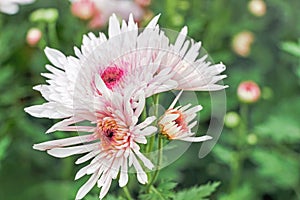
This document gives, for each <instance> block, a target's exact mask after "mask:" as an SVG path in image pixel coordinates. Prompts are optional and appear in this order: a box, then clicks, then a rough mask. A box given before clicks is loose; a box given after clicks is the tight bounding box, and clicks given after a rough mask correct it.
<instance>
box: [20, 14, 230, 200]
mask: <svg viewBox="0 0 300 200" xmlns="http://www.w3.org/2000/svg"><path fill="white" fill-rule="evenodd" d="M158 20H159V15H158V16H155V17H154V18H153V19H152V20H151V21H150V22H149V23H148V25H147V26H146V28H145V29H143V30H139V29H138V26H137V24H136V23H135V22H134V20H133V16H132V15H130V17H129V20H128V22H126V21H124V20H123V21H122V23H121V24H120V22H119V20H118V19H117V17H116V16H115V15H112V16H111V17H110V18H109V27H108V37H107V36H106V35H105V34H104V33H99V35H95V34H93V33H88V34H87V35H84V36H83V42H82V45H81V47H80V48H77V47H75V48H74V51H75V56H65V55H64V54H63V53H61V52H60V51H59V50H56V49H52V48H49V47H47V48H46V49H45V54H46V56H47V58H48V59H49V61H50V62H51V64H49V65H46V69H47V70H48V71H49V72H48V73H43V74H42V76H44V77H46V78H47V84H42V85H38V86H35V87H34V89H35V90H37V91H39V92H40V93H41V94H42V96H43V97H44V98H45V100H46V102H45V103H43V104H42V105H34V106H31V107H28V108H25V111H26V112H27V113H29V114H30V115H32V116H34V117H39V118H50V119H59V120H61V121H59V122H57V123H56V124H54V125H53V126H52V127H51V128H49V129H48V130H47V133H52V132H55V131H64V132H67V131H72V132H74V131H75V132H78V136H72V137H68V134H67V133H66V137H65V138H63V139H57V140H52V141H46V142H42V143H39V144H35V145H34V146H33V148H34V149H36V150H41V151H47V153H48V154H50V155H52V156H54V157H58V158H65V157H68V156H72V155H77V154H80V155H81V157H79V158H78V159H77V160H76V162H75V164H82V163H87V164H86V165H85V166H84V167H83V168H81V169H80V170H79V171H78V172H77V174H76V175H75V179H76V180H77V179H80V178H81V177H83V176H85V175H88V176H90V178H89V179H88V180H87V181H86V183H85V184H84V185H83V186H82V187H81V188H80V189H79V191H78V192H77V195H76V199H83V198H84V197H85V196H86V195H87V194H88V193H89V192H90V190H91V189H92V188H93V187H94V186H95V185H97V186H98V187H99V188H100V195H99V198H100V199H102V198H104V197H105V196H106V195H107V193H108V191H109V188H110V186H111V184H112V181H114V180H117V181H118V184H119V186H120V187H121V188H124V192H125V194H126V197H127V198H128V199H133V197H132V194H130V190H128V188H127V187H126V185H127V183H128V181H129V178H130V179H133V176H132V175H131V174H136V179H137V181H138V182H139V183H140V184H141V188H142V189H141V193H144V194H145V195H147V194H149V193H151V191H155V190H156V189H155V186H154V184H155V182H156V179H157V177H158V175H159V173H158V172H159V169H160V168H161V164H162V157H163V155H162V152H163V151H162V150H163V147H164V145H166V144H167V143H168V141H171V140H181V141H184V142H204V141H207V140H210V139H212V137H211V136H209V135H201V136H198V135H196V131H194V129H193V128H194V127H195V126H197V113H198V112H199V111H201V109H202V106H201V105H191V104H187V105H178V101H179V99H180V97H181V95H182V92H183V91H185V90H187V91H217V90H222V89H224V88H226V86H224V85H221V84H219V81H221V80H222V79H224V78H225V77H226V75H221V73H222V72H223V71H224V70H225V66H224V65H223V64H222V63H220V64H212V63H210V62H208V61H207V56H206V55H205V56H203V57H199V51H200V48H201V43H200V42H194V41H193V40H189V39H187V38H186V37H187V27H184V28H182V30H181V32H180V33H179V34H178V36H177V39H176V41H175V42H174V43H171V42H170V40H169V38H168V37H167V36H166V35H165V32H164V31H163V30H162V29H160V27H159V25H158V24H157V22H158ZM166 92H174V93H175V94H177V95H176V97H174V99H173V100H172V101H171V103H170V105H168V106H167V107H166V110H165V112H164V113H162V114H159V112H157V106H158V105H159V96H160V94H161V93H166ZM173 96H174V95H173ZM149 104H151V105H153V107H154V112H148V111H149V109H148V108H147V107H148V105H149ZM196 156H197V155H195V158H196ZM132 169H134V170H132ZM132 172H133V173H132ZM133 181H135V180H133ZM142 185H144V186H142ZM212 187H216V185H213V186H212ZM166 195H167V194H166ZM149 198H150V197H149ZM166 198H169V197H168V196H166Z"/></svg>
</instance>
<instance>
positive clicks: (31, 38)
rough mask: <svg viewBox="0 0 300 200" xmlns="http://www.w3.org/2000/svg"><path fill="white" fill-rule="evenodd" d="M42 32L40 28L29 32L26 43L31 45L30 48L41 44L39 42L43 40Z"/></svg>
mask: <svg viewBox="0 0 300 200" xmlns="http://www.w3.org/2000/svg"><path fill="white" fill-rule="evenodd" d="M42 35H43V33H42V31H41V30H40V29H38V28H31V29H29V30H28V32H27V35H26V42H27V44H29V45H30V46H32V47H33V46H36V45H37V43H39V41H40V40H41V38H42Z"/></svg>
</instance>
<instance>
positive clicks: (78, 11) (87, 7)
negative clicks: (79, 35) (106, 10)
mask: <svg viewBox="0 0 300 200" xmlns="http://www.w3.org/2000/svg"><path fill="white" fill-rule="evenodd" d="M71 12H72V14H73V15H74V16H76V17H78V18H80V19H83V20H88V19H90V18H92V17H93V16H94V15H95V12H96V5H95V3H94V2H93V1H91V0H79V1H74V2H73V3H72V5H71Z"/></svg>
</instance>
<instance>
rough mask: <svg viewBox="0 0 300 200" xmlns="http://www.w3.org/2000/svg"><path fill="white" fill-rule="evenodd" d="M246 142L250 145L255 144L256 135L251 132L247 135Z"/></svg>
mask: <svg viewBox="0 0 300 200" xmlns="http://www.w3.org/2000/svg"><path fill="white" fill-rule="evenodd" d="M247 142H248V144H250V145H255V144H256V143H257V136H256V135H255V134H254V133H251V134H249V135H248V136H247Z"/></svg>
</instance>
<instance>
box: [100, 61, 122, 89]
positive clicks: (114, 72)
mask: <svg viewBox="0 0 300 200" xmlns="http://www.w3.org/2000/svg"><path fill="white" fill-rule="evenodd" d="M123 75H124V71H123V70H122V69H120V68H118V67H117V66H110V67H107V68H106V69H105V70H104V71H103V72H102V73H101V78H102V80H103V81H104V83H105V85H106V86H107V87H108V88H109V89H112V88H113V87H114V86H115V85H116V84H117V83H118V82H119V81H120V80H121V78H122V77H123Z"/></svg>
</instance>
